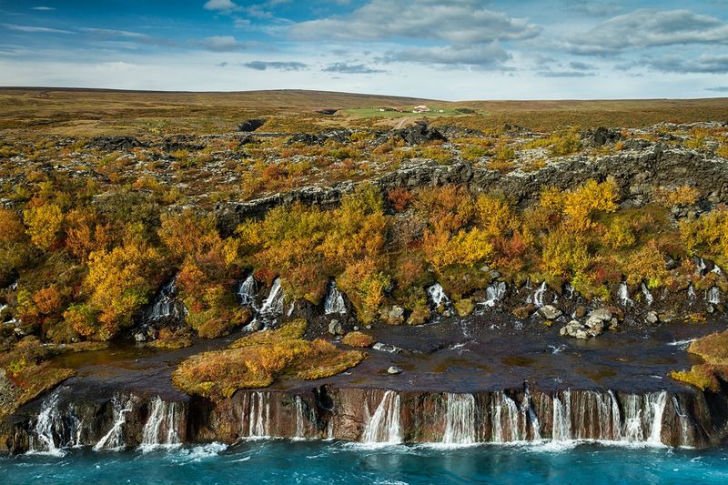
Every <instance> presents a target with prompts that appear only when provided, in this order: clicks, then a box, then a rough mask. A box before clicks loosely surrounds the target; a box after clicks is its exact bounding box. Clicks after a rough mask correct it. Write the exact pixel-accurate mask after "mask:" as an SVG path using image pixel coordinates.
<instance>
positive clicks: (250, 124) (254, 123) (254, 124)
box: [238, 118, 266, 133]
mask: <svg viewBox="0 0 728 485" xmlns="http://www.w3.org/2000/svg"><path fill="white" fill-rule="evenodd" d="M265 122H266V120H265V119H264V118H251V119H249V120H245V121H243V122H242V123H240V124H239V125H238V131H244V132H248V133H249V132H252V131H255V130H257V129H258V128H260V127H261V126H263V125H264V124H265Z"/></svg>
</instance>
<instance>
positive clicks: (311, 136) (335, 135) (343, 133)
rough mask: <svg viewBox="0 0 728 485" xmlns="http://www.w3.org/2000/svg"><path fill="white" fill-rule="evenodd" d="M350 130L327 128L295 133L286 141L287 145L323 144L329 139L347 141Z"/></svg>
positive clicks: (338, 141)
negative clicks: (315, 131)
mask: <svg viewBox="0 0 728 485" xmlns="http://www.w3.org/2000/svg"><path fill="white" fill-rule="evenodd" d="M351 134H352V131H351V130H344V129H341V130H327V131H322V132H321V133H297V134H295V135H292V136H291V137H290V138H289V139H288V141H287V142H286V143H287V144H288V145H292V144H294V143H303V144H304V145H323V144H324V143H326V142H327V141H329V140H332V141H335V142H336V143H348V142H349V141H350V139H351Z"/></svg>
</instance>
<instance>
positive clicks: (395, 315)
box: [382, 305, 404, 325]
mask: <svg viewBox="0 0 728 485" xmlns="http://www.w3.org/2000/svg"><path fill="white" fill-rule="evenodd" d="M382 318H383V320H384V322H385V323H388V324H389V325H402V324H403V323H404V308H403V307H401V306H399V305H392V306H391V307H389V308H388V309H387V308H385V309H384V310H383V312H382Z"/></svg>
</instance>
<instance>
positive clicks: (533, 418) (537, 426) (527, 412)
mask: <svg viewBox="0 0 728 485" xmlns="http://www.w3.org/2000/svg"><path fill="white" fill-rule="evenodd" d="M521 419H522V420H523V423H524V427H525V425H526V421H528V422H530V423H531V437H532V439H533V441H541V423H540V422H539V420H538V415H537V414H536V411H534V410H533V403H532V402H531V391H530V390H529V389H528V386H525V391H524V394H523V402H522V403H521ZM527 438H528V436H527V434H526V432H525V431H524V432H523V439H527Z"/></svg>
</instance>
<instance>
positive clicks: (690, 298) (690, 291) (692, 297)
mask: <svg viewBox="0 0 728 485" xmlns="http://www.w3.org/2000/svg"><path fill="white" fill-rule="evenodd" d="M697 298H698V295H696V294H695V287H694V286H693V284H692V283H690V284H689V285H688V301H689V302H691V303H692V302H694V301H695V300H696V299H697Z"/></svg>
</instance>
